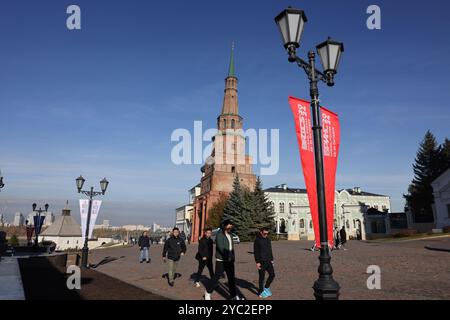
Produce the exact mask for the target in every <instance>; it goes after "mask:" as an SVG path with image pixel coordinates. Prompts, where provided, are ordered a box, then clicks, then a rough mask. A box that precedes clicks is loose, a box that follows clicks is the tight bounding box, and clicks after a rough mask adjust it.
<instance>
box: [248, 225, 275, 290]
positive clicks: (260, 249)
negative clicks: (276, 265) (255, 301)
mask: <svg viewBox="0 0 450 320" xmlns="http://www.w3.org/2000/svg"><path fill="white" fill-rule="evenodd" d="M268 236H269V228H266V227H263V228H261V230H260V232H259V234H258V235H257V236H256V239H255V241H254V242H253V253H254V256H255V262H256V268H257V269H258V273H259V297H260V298H268V297H270V296H272V291H270V284H271V283H272V281H273V279H274V278H275V271H274V269H273V254H272V242H271V241H270V239H269V237H268ZM266 271H267V273H268V274H269V277H268V278H267V281H266V284H265V285H264V277H265V275H266Z"/></svg>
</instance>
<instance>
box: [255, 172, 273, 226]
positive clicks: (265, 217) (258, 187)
mask: <svg viewBox="0 0 450 320" xmlns="http://www.w3.org/2000/svg"><path fill="white" fill-rule="evenodd" d="M252 198H253V208H252V216H253V221H254V222H255V227H256V228H257V229H260V228H262V227H267V228H269V230H270V231H271V232H275V220H274V216H275V212H274V210H273V207H272V205H271V204H270V202H269V200H268V199H267V196H266V194H265V193H264V191H263V187H262V182H261V179H260V177H258V178H257V179H256V183H255V189H254V190H253V193H252Z"/></svg>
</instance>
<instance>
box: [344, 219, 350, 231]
mask: <svg viewBox="0 0 450 320" xmlns="http://www.w3.org/2000/svg"><path fill="white" fill-rule="evenodd" d="M345 225H346V227H347V229H350V221H349V220H347V221H346V222H345Z"/></svg>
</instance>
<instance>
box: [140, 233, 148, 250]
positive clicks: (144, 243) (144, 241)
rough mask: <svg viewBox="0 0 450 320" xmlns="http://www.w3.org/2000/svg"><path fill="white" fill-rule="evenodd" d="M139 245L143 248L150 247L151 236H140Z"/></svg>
mask: <svg viewBox="0 0 450 320" xmlns="http://www.w3.org/2000/svg"><path fill="white" fill-rule="evenodd" d="M138 246H139V247H141V248H149V247H150V238H149V237H148V236H140V237H139V240H138Z"/></svg>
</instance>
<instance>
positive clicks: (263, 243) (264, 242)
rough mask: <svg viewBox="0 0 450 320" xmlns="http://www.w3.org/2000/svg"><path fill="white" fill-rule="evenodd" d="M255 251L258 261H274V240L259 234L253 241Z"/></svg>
mask: <svg viewBox="0 0 450 320" xmlns="http://www.w3.org/2000/svg"><path fill="white" fill-rule="evenodd" d="M253 252H254V255H255V261H256V263H261V262H271V261H273V254H272V242H271V240H270V239H269V238H268V237H267V238H263V237H262V236H261V235H260V234H258V235H257V236H256V239H255V241H254V242H253Z"/></svg>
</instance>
